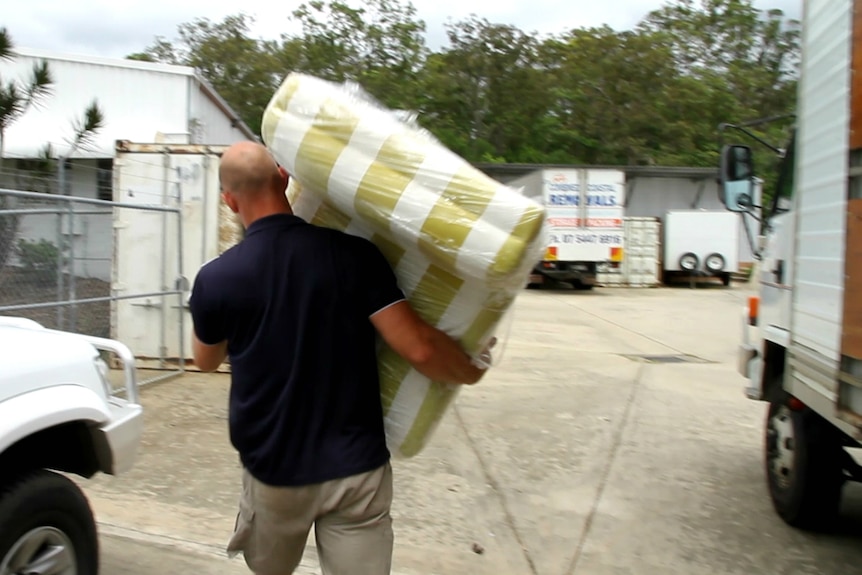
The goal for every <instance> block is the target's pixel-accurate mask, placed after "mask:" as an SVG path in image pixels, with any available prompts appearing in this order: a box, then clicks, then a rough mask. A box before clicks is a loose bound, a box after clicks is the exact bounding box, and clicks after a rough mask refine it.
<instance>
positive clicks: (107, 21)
mask: <svg viewBox="0 0 862 575" xmlns="http://www.w3.org/2000/svg"><path fill="white" fill-rule="evenodd" d="M301 1H302V0H295V1H282V2H274V1H273V0H246V1H245V2H241V3H237V2H236V1H235V0H179V1H177V0H173V1H171V2H169V1H168V0H148V1H141V0H126V1H123V2H118V1H117V0H75V1H74V2H71V1H69V0H23V1H15V0H5V2H3V4H4V6H3V9H2V10H0V26H5V27H6V28H7V29H8V31H9V33H10V34H11V36H12V40H13V42H14V43H15V45H16V46H18V47H21V48H24V47H26V48H37V49H42V50H51V51H55V52H65V53H71V54H81V55H89V56H101V57H107V58H113V57H116V58H122V57H124V56H126V55H128V54H130V53H133V52H140V51H142V50H143V49H144V48H146V47H147V46H148V45H149V44H151V43H152V42H153V40H154V39H155V38H156V37H157V36H163V37H165V38H167V39H168V40H171V39H173V38H175V37H176V30H177V26H178V25H179V24H182V23H184V22H190V21H192V20H195V19H196V18H209V19H210V20H213V21H220V20H221V19H222V18H224V17H225V16H227V15H230V14H236V13H239V12H244V13H246V14H248V15H250V16H252V17H254V18H255V20H256V23H255V28H254V30H253V32H254V33H255V34H256V35H257V36H259V37H263V38H267V39H277V38H278V37H279V35H280V34H281V33H283V32H287V33H295V32H296V31H297V28H296V25H295V23H292V22H291V21H290V20H289V15H290V12H291V11H292V10H293V9H295V8H296V7H297V6H299V4H300V3H301ZM402 1H403V3H405V4H406V1H407V0H402ZM348 3H349V4H351V5H354V6H355V5H357V0H352V1H351V0H348ZM664 3H665V2H664V1H663V0H412V4H413V6H415V7H416V10H417V17H418V18H420V19H422V20H424V21H425V23H426V42H427V44H428V46H429V47H430V48H432V49H437V48H439V47H440V46H442V45H443V44H444V43H445V29H444V24H445V23H446V22H447V21H449V20H452V21H456V22H457V21H460V20H463V19H465V18H467V17H469V16H470V15H471V14H475V15H477V16H479V17H480V18H485V19H487V20H488V21H490V22H492V23H496V24H509V25H513V26H516V27H517V28H519V29H520V30H522V31H524V32H528V33H537V34H540V35H545V34H559V33H562V32H565V31H567V30H570V29H572V28H581V27H591V26H601V25H602V24H607V25H609V26H611V27H612V28H614V29H616V30H624V29H629V28H632V27H634V26H635V25H636V24H637V23H638V22H639V21H640V20H641V19H642V18H643V17H644V16H645V15H647V14H648V13H649V12H650V11H651V10H654V9H657V8H659V7H661V6H662V5H663V4H664ZM754 4H755V6H756V7H757V8H760V9H772V8H779V9H781V10H784V12H785V13H786V14H787V15H788V16H790V17H793V18H799V16H800V13H801V7H802V0H755V1H754Z"/></svg>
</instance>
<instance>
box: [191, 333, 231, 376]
mask: <svg viewBox="0 0 862 575" xmlns="http://www.w3.org/2000/svg"><path fill="white" fill-rule="evenodd" d="M192 355H193V356H194V358H195V365H197V366H198V367H199V368H200V370H201V371H215V370H216V369H218V366H220V365H221V364H222V362H224V360H225V358H226V357H227V340H224V341H222V342H220V343H217V344H215V345H208V344H205V343H204V342H202V341H201V340H199V339H198V335H197V334H196V333H194V332H192Z"/></svg>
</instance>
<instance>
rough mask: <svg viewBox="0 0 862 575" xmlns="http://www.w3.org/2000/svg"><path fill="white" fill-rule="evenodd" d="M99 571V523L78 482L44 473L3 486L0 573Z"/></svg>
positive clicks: (93, 574)
mask: <svg viewBox="0 0 862 575" xmlns="http://www.w3.org/2000/svg"><path fill="white" fill-rule="evenodd" d="M98 571H99V546H98V538H97V535H96V523H95V520H94V518H93V513H92V511H91V509H90V505H89V503H88V502H87V499H86V497H85V496H84V494H83V493H82V492H81V490H80V488H78V486H77V485H75V483H74V482H72V481H71V480H70V479H67V478H66V477H65V476H63V475H59V474H57V473H53V472H51V471H45V470H38V471H35V472H30V473H26V474H24V475H20V476H18V477H16V478H15V479H13V480H11V481H7V482H5V483H4V484H3V485H2V486H0V573H27V574H34V575H36V574H41V573H51V574H55V575H97V573H98Z"/></svg>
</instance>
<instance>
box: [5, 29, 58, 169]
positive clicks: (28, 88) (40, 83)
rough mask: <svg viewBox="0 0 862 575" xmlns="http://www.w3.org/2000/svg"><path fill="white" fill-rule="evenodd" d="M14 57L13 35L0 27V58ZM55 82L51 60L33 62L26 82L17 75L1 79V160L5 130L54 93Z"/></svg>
mask: <svg viewBox="0 0 862 575" xmlns="http://www.w3.org/2000/svg"><path fill="white" fill-rule="evenodd" d="M14 57H15V49H14V45H13V43H12V36H11V35H10V34H9V31H8V30H7V29H6V28H0V60H11V59H12V58H14ZM53 83H54V80H53V78H52V77H51V71H50V70H49V69H48V63H47V62H46V61H44V60H42V61H40V62H38V63H36V64H33V69H32V70H31V72H30V77H29V78H28V79H27V81H26V82H25V83H24V84H21V83H20V82H18V81H17V80H15V79H11V80H8V81H6V82H5V83H4V82H3V80H2V79H0V163H2V161H3V156H4V154H5V151H6V130H7V129H8V128H9V126H11V125H12V124H13V123H15V121H16V120H18V118H20V117H21V116H23V115H24V113H25V112H26V111H27V110H28V109H30V108H31V107H32V106H35V105H37V104H38V103H39V102H40V100H42V99H44V98H45V97H47V96H48V95H49V94H51V91H52V88H53Z"/></svg>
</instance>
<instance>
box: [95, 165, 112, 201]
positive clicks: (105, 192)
mask: <svg viewBox="0 0 862 575" xmlns="http://www.w3.org/2000/svg"><path fill="white" fill-rule="evenodd" d="M96 167H97V169H98V171H97V172H96V187H97V195H96V197H97V198H99V199H100V200H107V201H112V200H113V199H114V170H113V167H114V161H113V160H112V159H110V158H100V159H99V160H97V163H96Z"/></svg>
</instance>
